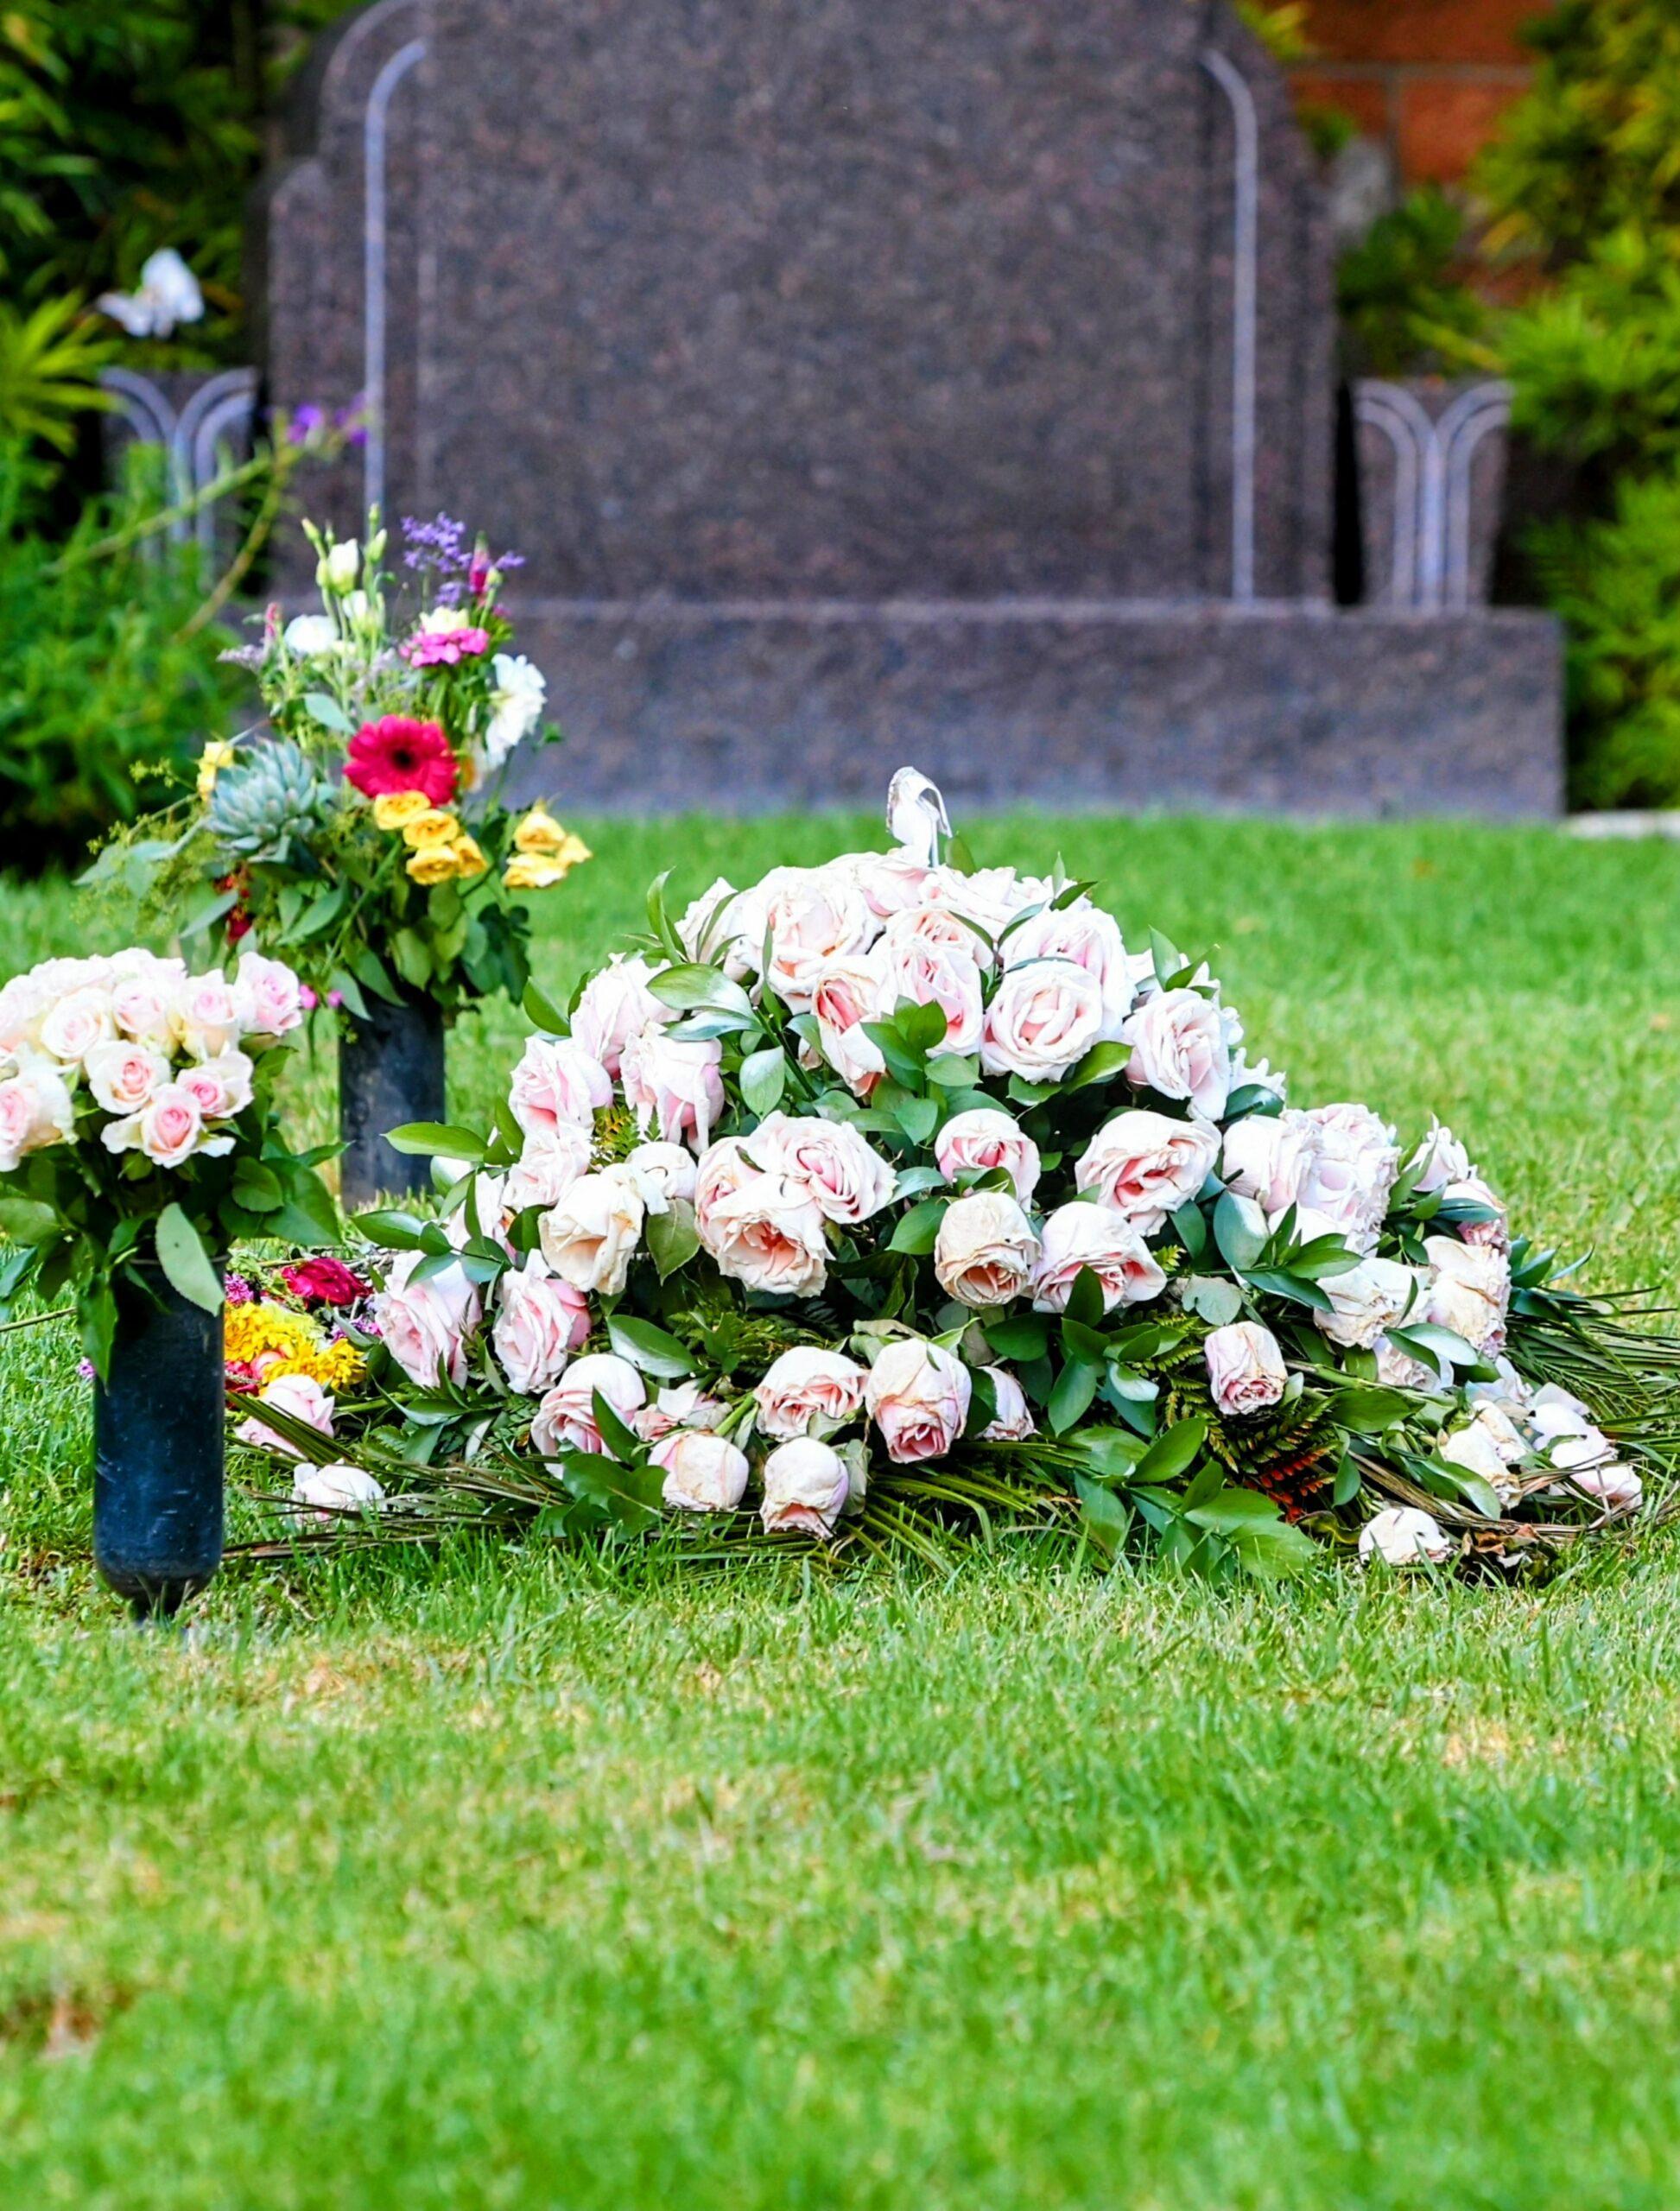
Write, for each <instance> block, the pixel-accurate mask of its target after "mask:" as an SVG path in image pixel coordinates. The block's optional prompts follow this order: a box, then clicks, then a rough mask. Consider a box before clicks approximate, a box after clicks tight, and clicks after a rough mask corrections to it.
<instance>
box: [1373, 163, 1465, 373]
mask: <svg viewBox="0 0 1680 2211" xmlns="http://www.w3.org/2000/svg"><path fill="white" fill-rule="evenodd" d="M1463 258H1464V214H1463V211H1462V209H1461V208H1460V207H1458V206H1455V205H1454V203H1453V202H1452V201H1451V200H1449V199H1448V197H1447V195H1446V193H1444V192H1442V190H1441V188H1440V187H1439V186H1438V185H1421V186H1419V187H1418V188H1417V190H1416V191H1414V192H1410V193H1407V195H1406V197H1405V198H1404V200H1402V201H1401V202H1400V204H1399V206H1398V207H1393V208H1391V209H1390V210H1389V212H1387V214H1385V215H1379V217H1378V218H1377V220H1376V221H1375V222H1374V223H1373V225H1371V228H1370V229H1369V230H1368V231H1366V234H1365V236H1364V237H1363V238H1361V239H1360V240H1359V241H1358V243H1357V244H1354V245H1351V246H1349V247H1348V249H1347V251H1346V252H1345V253H1344V254H1343V255H1342V257H1341V266H1340V268H1339V269H1338V270H1337V272H1336V294H1337V301H1338V304H1339V305H1340V307H1341V319H1342V329H1343V332H1344V334H1345V336H1346V338H1347V349H1348V355H1349V366H1350V368H1351V369H1352V370H1353V371H1354V374H1355V375H1359V376H1378V377H1398V376H1422V375H1441V374H1443V373H1444V374H1449V375H1451V374H1456V373H1458V372H1459V371H1461V369H1462V367H1463V365H1464V355H1465V352H1466V350H1467V348H1468V346H1470V345H1474V343H1475V342H1476V340H1477V339H1479V338H1480V333H1481V331H1482V327H1483V325H1484V324H1485V322H1486V320H1487V316H1486V312H1485V310H1484V309H1483V307H1482V305H1481V302H1480V301H1479V300H1478V299H1477V298H1476V295H1475V294H1474V292H1472V291H1471V290H1470V289H1469V288H1468V286H1467V285H1466V284H1465V283H1464V282H1463V280H1462V277H1461V274H1460V270H1461V264H1462V262H1463Z"/></svg>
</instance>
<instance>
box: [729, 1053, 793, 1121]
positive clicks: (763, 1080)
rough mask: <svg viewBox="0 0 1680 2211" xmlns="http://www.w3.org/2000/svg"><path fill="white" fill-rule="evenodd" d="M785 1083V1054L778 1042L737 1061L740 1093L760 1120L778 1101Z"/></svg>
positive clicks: (773, 1110) (786, 1077)
mask: <svg viewBox="0 0 1680 2211" xmlns="http://www.w3.org/2000/svg"><path fill="white" fill-rule="evenodd" d="M787 1086H788V1055H787V1054H786V1053H785V1052H784V1051H783V1049H782V1048H781V1046H780V1045H779V1044H772V1045H770V1047H769V1048H768V1049H767V1050H765V1051H763V1052H754V1053H753V1055H752V1056H751V1058H750V1059H746V1060H743V1061H742V1062H741V1095H742V1097H743V1098H744V1099H745V1100H746V1103H747V1105H748V1108H749V1110H750V1111H751V1112H754V1113H756V1114H757V1115H758V1118H759V1119H760V1120H761V1121H762V1120H763V1119H764V1116H765V1115H766V1114H767V1113H773V1112H775V1111H776V1109H777V1106H778V1105H780V1104H781V1103H782V1094H783V1092H784V1091H785V1090H786V1088H787Z"/></svg>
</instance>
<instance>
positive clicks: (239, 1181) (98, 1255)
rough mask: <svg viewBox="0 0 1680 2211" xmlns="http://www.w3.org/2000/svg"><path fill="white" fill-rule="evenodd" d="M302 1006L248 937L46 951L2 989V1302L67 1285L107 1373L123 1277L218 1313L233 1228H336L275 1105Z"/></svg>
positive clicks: (286, 1234) (330, 1234)
mask: <svg viewBox="0 0 1680 2211" xmlns="http://www.w3.org/2000/svg"><path fill="white" fill-rule="evenodd" d="M303 1017H304V991H303V987H302V985H301V984H300V982H299V981H298V979H297V977H296V976H295V974H294V973H293V972H292V971H291V970H290V969H289V968H288V967H287V966H284V965H283V964H282V962H280V961H279V960H269V959H266V958H264V957H263V955H262V954H260V953H256V952H253V951H250V950H246V951H245V952H244V953H241V954H240V956H239V958H238V962H237V964H236V966H234V968H233V972H231V973H224V972H221V971H220V970H219V969H211V970H208V971H206V972H204V973H201V974H193V973H192V972H189V971H188V969H187V966H186V964H185V962H184V961H182V960H166V959H162V958H159V957H158V956H157V955H156V954H155V953H151V952H148V951H145V950H143V949H139V948H136V949H133V950H130V951H126V952H119V953H115V954H114V955H112V956H111V957H109V958H103V957H102V958H95V959H85V960H45V961H43V962H42V963H41V965H40V966H36V967H33V968H31V969H30V970H29V972H28V973H27V974H24V975H16V976H14V977H13V978H12V979H11V980H10V982H8V983H7V984H6V985H4V987H3V988H0V1232H3V1234H4V1236H5V1238H6V1239H7V1241H6V1242H5V1243H4V1244H3V1245H0V1314H8V1313H10V1309H11V1308H12V1307H13V1306H14V1305H15V1304H16V1302H17V1301H18V1300H19V1298H20V1297H21V1296H23V1294H24V1293H25V1292H26V1291H29V1292H30V1293H32V1294H34V1295H35V1296H39V1297H41V1298H43V1299H47V1300H52V1299H54V1298H57V1297H59V1296H68V1297H69V1298H70V1300H71V1301H72V1302H73V1304H74V1306H75V1308H76V1311H77V1314H78V1315H79V1321H80V1326H81V1333H82V1338H83V1341H84V1344H85V1346H86V1351H87V1355H88V1357H89V1358H90V1359H92V1361H93V1362H94V1364H95V1365H96V1366H97V1367H98V1369H99V1371H100V1372H104V1371H105V1365H106V1363H107V1361H108V1359H109V1355H110V1350H111V1334H112V1330H113V1328H114V1327H115V1325H116V1316H117V1304H116V1292H117V1286H118V1283H119V1282H120V1281H122V1280H123V1279H124V1278H126V1279H128V1280H131V1281H134V1282H136V1283H142V1284H145V1283H148V1282H149V1281H150V1280H155V1276H157V1275H162V1277H164V1278H166V1279H167V1280H168V1282H169V1283H171V1284H172V1285H173V1286H174V1289H176V1290H177V1291H178V1292H179V1293H180V1294H181V1296H184V1297H187V1298H188V1299H190V1300H192V1301H193V1302H194V1303H196V1304H199V1305H201V1306H203V1307H205V1308H206V1309H208V1310H212V1311H213V1310H216V1309H218V1308H219V1307H220V1306H221V1304H222V1302H223V1285H222V1282H221V1278H220V1274H219V1264H220V1262H221V1261H222V1259H223V1258H225V1255H226V1253H227V1252H228V1251H229V1250H230V1249H231V1246H232V1245H233V1244H234V1242H235V1241H236V1240H238V1239H242V1238H269V1237H279V1238H282V1239H286V1240H288V1241H289V1242H290V1243H292V1244H294V1245H330V1244H332V1243H333V1242H335V1241H336V1240H337V1239H338V1238H339V1234H340V1230H339V1222H338V1217H337V1213H336V1212H335V1210H334V1207H333V1202H332V1200H331V1199H330V1198H329V1197H328V1195H327V1194H326V1188H325V1187H324V1186H323V1184H322V1183H321V1182H320V1178H319V1176H318V1175H316V1174H315V1173H314V1167H315V1165H316V1164H317V1163H318V1159H319V1157H320V1155H312V1154H306V1155H303V1156H294V1155H293V1154H292V1153H291V1152H290V1151H289V1150H288V1149H287V1148H286V1146H285V1144H284V1143H283V1141H282V1138H281V1136H280V1134H279V1131H278V1127H277V1123H276V1111H275V1102H274V1092H275V1085H276V1080H277V1078H278V1075H279V1074H280V1071H281V1065H282V1061H283V1060H284V1059H285V1057H286V1055H285V1053H284V1052H283V1051H281V1050H279V1049H277V1048H278V1047H280V1046H281V1045H282V1044H284V1043H285V1042H286V1041H287V1040H288V1038H289V1037H290V1036H293V1035H294V1033H295V1031H296V1030H297V1029H299V1028H300V1026H301V1023H302V1021H303ZM309 1264H311V1263H309V1262H307V1261H306V1262H304V1263H303V1267H302V1268H301V1269H300V1270H299V1271H300V1273H301V1272H302V1271H303V1270H305V1269H307V1267H308V1265H309ZM315 1264H320V1263H315Z"/></svg>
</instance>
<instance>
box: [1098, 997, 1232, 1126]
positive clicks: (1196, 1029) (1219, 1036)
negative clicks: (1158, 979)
mask: <svg viewBox="0 0 1680 2211" xmlns="http://www.w3.org/2000/svg"><path fill="white" fill-rule="evenodd" d="M1122 1034H1123V1036H1124V1037H1125V1042H1127V1043H1128V1044H1130V1045H1131V1047H1132V1058H1131V1061H1130V1062H1129V1063H1128V1065H1127V1067H1126V1071H1125V1072H1126V1079H1127V1080H1128V1081H1130V1082H1133V1083H1135V1084H1137V1085H1138V1087H1139V1088H1140V1089H1141V1088H1148V1089H1150V1090H1154V1091H1158V1092H1159V1093H1160V1095H1161V1096H1162V1097H1163V1098H1188V1099H1189V1101H1190V1103H1191V1104H1192V1105H1194V1106H1195V1109H1196V1111H1197V1112H1198V1113H1200V1114H1201V1116H1202V1118H1204V1119H1205V1120H1209V1121H1217V1120H1218V1119H1219V1118H1220V1115H1221V1114H1222V1113H1223V1112H1224V1111H1225V1101H1226V1099H1227V1097H1228V1096H1229V1094H1230V1089H1231V1045H1230V1040H1229V1035H1228V1032H1227V1027H1226V1019H1225V1016H1224V1014H1223V1013H1222V1012H1221V1010H1220V1008H1219V1007H1218V1006H1217V1005H1216V1004H1214V1001H1213V1000H1212V999H1211V998H1204V997H1203V996H1202V994H1201V991H1190V990H1183V991H1160V992H1158V993H1157V995H1156V996H1155V997H1154V998H1150V999H1149V1000H1147V1001H1146V1003H1145V1004H1143V1005H1141V1006H1139V1007H1138V1010H1137V1011H1136V1012H1135V1013H1134V1014H1133V1015H1132V1017H1131V1018H1130V1019H1129V1020H1128V1021H1127V1022H1126V1023H1125V1029H1124V1030H1123V1032H1122Z"/></svg>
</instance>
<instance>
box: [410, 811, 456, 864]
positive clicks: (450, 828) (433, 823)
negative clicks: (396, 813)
mask: <svg viewBox="0 0 1680 2211" xmlns="http://www.w3.org/2000/svg"><path fill="white" fill-rule="evenodd" d="M460 833H461V825H460V822H459V821H457V820H456V819H455V817H454V815H453V814H451V813H450V812H448V810H447V808H444V807H441V806H428V808H426V809H425V811H424V812H423V813H421V814H415V817H414V819H413V820H411V821H405V822H404V823H403V842H404V843H405V844H407V845H409V846H412V848H413V849H414V850H415V852H424V851H425V850H426V848H427V846H429V845H453V843H454V841H455V839H457V838H458V837H459V836H460ZM413 872H414V871H413V869H412V868H411V869H410V870H409V873H410V874H412V873H413Z"/></svg>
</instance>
